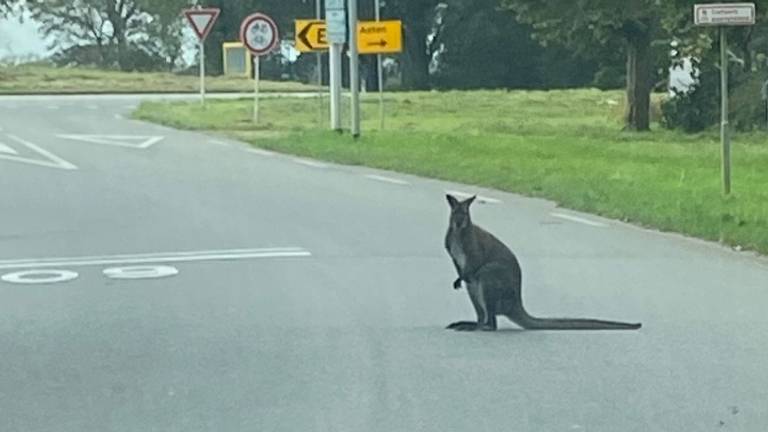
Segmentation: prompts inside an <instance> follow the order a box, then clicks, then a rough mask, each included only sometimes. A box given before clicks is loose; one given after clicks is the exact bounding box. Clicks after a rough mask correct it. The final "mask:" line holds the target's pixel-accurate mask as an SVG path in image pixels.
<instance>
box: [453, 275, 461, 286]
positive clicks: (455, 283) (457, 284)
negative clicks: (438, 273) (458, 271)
mask: <svg viewBox="0 0 768 432" xmlns="http://www.w3.org/2000/svg"><path fill="white" fill-rule="evenodd" d="M453 289H461V278H458V279H456V280H455V281H453Z"/></svg>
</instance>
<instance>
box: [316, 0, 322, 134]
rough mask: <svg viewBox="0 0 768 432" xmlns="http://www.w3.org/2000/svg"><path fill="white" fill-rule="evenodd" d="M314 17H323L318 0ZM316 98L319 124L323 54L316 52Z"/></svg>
mask: <svg viewBox="0 0 768 432" xmlns="http://www.w3.org/2000/svg"><path fill="white" fill-rule="evenodd" d="M315 19H318V20H321V19H323V13H322V10H321V7H320V0H315ZM316 55H317V100H318V104H319V108H318V113H319V114H318V118H319V119H320V124H322V123H323V54H322V53H321V52H318V53H317V54H316Z"/></svg>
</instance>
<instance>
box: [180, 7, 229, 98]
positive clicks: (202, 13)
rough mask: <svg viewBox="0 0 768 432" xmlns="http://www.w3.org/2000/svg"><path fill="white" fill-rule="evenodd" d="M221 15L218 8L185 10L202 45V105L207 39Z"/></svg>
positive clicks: (200, 49) (200, 47) (200, 46)
mask: <svg viewBox="0 0 768 432" xmlns="http://www.w3.org/2000/svg"><path fill="white" fill-rule="evenodd" d="M219 13H221V10H220V9H218V8H202V7H200V6H198V7H196V8H194V9H186V10H184V15H185V16H186V17H187V21H189V25H190V26H191V27H192V30H194V32H195V34H196V35H197V39H198V41H199V43H200V45H199V51H200V103H201V104H203V105H205V39H206V38H207V37H208V33H210V32H211V29H212V28H213V24H214V23H215V22H216V20H217V19H218V18H219Z"/></svg>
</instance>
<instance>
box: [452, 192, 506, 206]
mask: <svg viewBox="0 0 768 432" xmlns="http://www.w3.org/2000/svg"><path fill="white" fill-rule="evenodd" d="M445 192H446V193H449V194H451V195H454V196H456V197H457V198H464V199H466V198H469V197H472V196H475V194H471V193H467V192H461V191H453V190H447V191H445ZM475 199H476V200H477V201H478V202H481V203H486V204H500V203H501V200H498V199H496V198H489V197H486V196H482V195H477V198H475Z"/></svg>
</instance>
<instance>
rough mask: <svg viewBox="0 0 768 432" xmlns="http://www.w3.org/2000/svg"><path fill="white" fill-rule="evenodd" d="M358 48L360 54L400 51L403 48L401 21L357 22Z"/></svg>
mask: <svg viewBox="0 0 768 432" xmlns="http://www.w3.org/2000/svg"><path fill="white" fill-rule="evenodd" d="M357 48H358V50H359V51H360V54H388V53H399V52H401V51H402V50H403V27H402V23H401V22H400V21H395V20H392V21H360V22H359V23H358V24H357Z"/></svg>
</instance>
